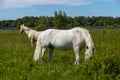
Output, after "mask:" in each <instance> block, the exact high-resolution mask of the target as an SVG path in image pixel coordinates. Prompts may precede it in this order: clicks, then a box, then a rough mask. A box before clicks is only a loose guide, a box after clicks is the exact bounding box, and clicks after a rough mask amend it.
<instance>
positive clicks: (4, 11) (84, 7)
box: [0, 0, 120, 20]
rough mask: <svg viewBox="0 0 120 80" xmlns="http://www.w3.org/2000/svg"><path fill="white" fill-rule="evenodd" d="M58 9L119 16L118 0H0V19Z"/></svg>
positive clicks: (74, 13)
mask: <svg viewBox="0 0 120 80" xmlns="http://www.w3.org/2000/svg"><path fill="white" fill-rule="evenodd" d="M59 10H61V11H65V12H66V14H67V15H68V16H71V17H75V16H89V17H92V16H112V17H120V0H0V20H15V19H18V18H22V17H25V16H35V17H36V16H37V17H39V16H54V12H55V11H59Z"/></svg>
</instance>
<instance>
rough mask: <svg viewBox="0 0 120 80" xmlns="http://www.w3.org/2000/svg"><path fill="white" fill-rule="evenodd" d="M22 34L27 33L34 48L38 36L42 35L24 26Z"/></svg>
mask: <svg viewBox="0 0 120 80" xmlns="http://www.w3.org/2000/svg"><path fill="white" fill-rule="evenodd" d="M22 32H25V33H26V34H27V36H28V38H29V39H30V41H31V46H32V47H33V45H34V42H35V41H37V38H38V35H39V34H40V32H39V31H36V30H33V29H31V28H28V27H26V26H24V24H23V25H21V26H20V30H19V33H22Z"/></svg>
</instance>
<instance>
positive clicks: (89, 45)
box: [85, 37, 95, 60]
mask: <svg viewBox="0 0 120 80" xmlns="http://www.w3.org/2000/svg"><path fill="white" fill-rule="evenodd" d="M93 53H95V48H94V43H93V40H92V38H91V37H90V38H89V39H88V40H87V44H86V52H85V60H86V59H88V58H91V57H92V54H93Z"/></svg>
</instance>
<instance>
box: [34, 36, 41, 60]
mask: <svg viewBox="0 0 120 80" xmlns="http://www.w3.org/2000/svg"><path fill="white" fill-rule="evenodd" d="M41 48H42V46H41V39H40V37H38V39H37V44H36V49H35V52H34V57H33V60H34V61H37V60H39V59H40V54H41Z"/></svg>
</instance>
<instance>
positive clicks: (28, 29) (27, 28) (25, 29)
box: [22, 25, 31, 30]
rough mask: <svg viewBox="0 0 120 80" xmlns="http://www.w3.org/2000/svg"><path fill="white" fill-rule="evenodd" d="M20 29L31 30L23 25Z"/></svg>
mask: <svg viewBox="0 0 120 80" xmlns="http://www.w3.org/2000/svg"><path fill="white" fill-rule="evenodd" d="M22 27H23V28H24V29H25V30H31V28H29V27H27V26H25V25H22Z"/></svg>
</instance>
